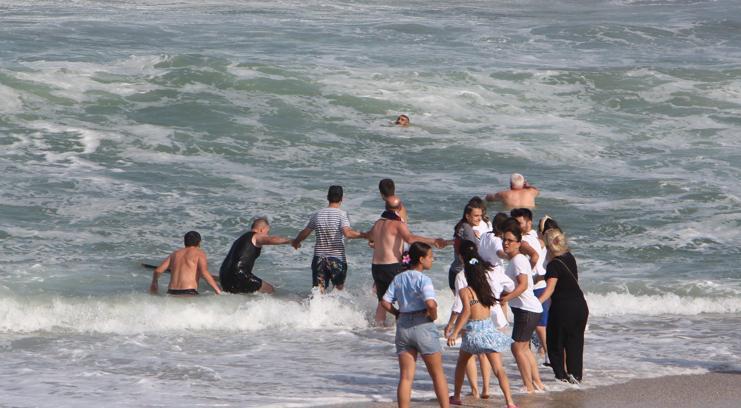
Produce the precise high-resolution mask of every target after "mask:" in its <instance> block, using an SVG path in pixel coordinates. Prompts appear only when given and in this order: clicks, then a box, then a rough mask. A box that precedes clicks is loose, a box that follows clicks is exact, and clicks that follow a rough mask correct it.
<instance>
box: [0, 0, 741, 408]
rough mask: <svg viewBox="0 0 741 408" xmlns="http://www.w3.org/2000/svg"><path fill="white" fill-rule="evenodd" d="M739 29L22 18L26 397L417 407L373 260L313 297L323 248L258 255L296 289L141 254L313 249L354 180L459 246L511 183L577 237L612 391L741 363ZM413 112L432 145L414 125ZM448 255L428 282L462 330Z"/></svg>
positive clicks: (571, 12)
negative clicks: (157, 271)
mask: <svg viewBox="0 0 741 408" xmlns="http://www.w3.org/2000/svg"><path fill="white" fill-rule="evenodd" d="M739 15H741V8H740V7H739V5H738V4H737V3H736V2H732V1H607V2H602V1H579V2H532V1H531V2H483V1H482V2H455V3H444V2H443V3H440V2H405V3H404V4H403V5H400V4H398V3H394V2H380V3H378V2H376V3H374V4H367V3H365V2H349V1H348V2H336V1H334V2H295V3H294V2H263V3H260V2H249V3H244V2H226V1H207V2H117V3H108V2H88V1H77V2H72V3H70V4H64V5H60V4H57V3H54V2H23V3H10V4H7V3H6V4H3V5H0V22H2V24H0V61H1V62H0V148H2V152H3V153H2V155H1V156H0V169H1V170H2V173H3V176H2V178H0V188H1V189H2V195H1V196H0V249H1V250H2V253H3V257H2V263H1V264H0V293H1V295H0V353H2V355H3V359H2V360H3V363H2V365H1V366H0V367H2V370H0V376H2V377H5V378H6V379H13V383H14V385H13V386H12V388H11V387H10V386H9V385H6V386H3V392H2V394H3V395H4V396H3V397H2V398H4V399H5V400H3V401H1V402H2V403H6V404H10V405H14V406H39V405H45V404H47V405H48V404H51V402H48V401H51V400H50V399H39V397H38V396H39V395H51V396H54V397H55V398H54V405H63V406H92V405H94V404H98V403H99V402H102V401H105V403H106V405H107V406H117V405H125V404H124V403H123V402H122V400H121V398H122V396H128V395H136V398H137V399H138V401H140V402H141V404H144V405H157V404H167V403H171V401H172V398H179V397H182V396H186V397H187V398H189V399H190V400H192V401H195V402H197V403H202V404H224V403H226V404H235V405H240V406H244V405H250V404H252V405H254V406H265V405H266V404H274V405H275V406H287V405H289V404H297V405H302V404H309V405H312V404H319V403H323V402H335V403H337V402H342V401H356V400H367V399H376V398H381V399H390V398H392V397H393V395H394V388H395V382H396V380H395V378H396V375H397V374H396V365H395V362H394V361H393V358H394V356H393V344H392V336H393V334H392V333H388V332H377V331H375V330H373V329H369V328H368V319H369V317H370V315H369V314H368V313H369V310H370V309H371V308H372V304H373V297H372V295H371V294H370V293H369V292H368V288H369V286H370V282H371V280H370V274H369V273H368V272H369V271H368V269H369V268H368V263H369V262H370V252H369V250H368V249H367V248H366V247H365V245H363V244H362V243H358V242H352V243H350V244H349V246H348V255H349V257H350V277H349V280H348V287H349V291H348V293H347V294H345V295H342V296H338V297H330V298H327V299H314V300H312V301H308V300H305V299H306V298H307V296H308V294H309V290H308V285H309V282H310V276H309V271H308V269H309V268H308V265H309V262H310V256H311V246H312V245H311V243H310V242H307V245H305V248H303V249H302V250H301V251H299V252H298V253H294V252H293V250H291V249H289V248H269V249H268V250H266V251H265V255H264V256H263V257H262V258H261V259H260V261H259V262H258V266H257V269H256V272H257V274H258V275H259V276H262V277H265V278H266V279H267V280H269V281H271V282H274V283H276V284H277V285H278V286H279V288H280V294H279V296H277V298H276V299H264V298H261V297H259V296H253V297H240V296H225V297H221V298H218V299H216V298H212V297H208V296H206V297H202V298H200V299H197V300H194V301H192V302H190V301H189V302H182V301H180V300H179V299H165V298H152V297H149V296H146V295H144V294H143V292H144V291H145V290H146V288H147V285H148V282H149V275H148V271H146V270H142V269H140V268H139V266H138V262H139V261H141V260H157V259H159V258H160V257H163V256H164V255H166V254H167V253H168V251H170V250H171V249H173V248H174V247H175V246H178V245H180V241H181V237H182V234H183V233H184V232H185V231H186V230H189V229H198V230H199V231H201V233H202V235H203V236H204V244H203V245H204V248H205V249H206V250H207V252H208V253H209V255H210V257H211V268H212V270H214V271H215V270H217V267H218V265H219V263H220V261H221V258H222V257H223V256H224V253H225V252H226V249H227V248H228V246H229V245H230V243H231V241H232V240H233V239H234V238H235V237H236V236H237V235H238V234H239V233H240V232H242V231H243V229H244V228H245V224H246V223H247V222H248V220H249V219H250V218H251V217H253V216H254V215H258V214H267V215H269V216H270V217H271V219H272V220H273V223H274V231H275V232H276V233H278V234H285V235H293V234H295V232H296V231H298V230H299V229H301V228H302V227H303V226H304V223H305V222H306V219H307V216H308V214H309V213H310V212H311V211H313V210H314V209H316V208H319V207H321V206H323V205H324V196H325V191H326V187H327V186H328V185H329V184H333V183H340V184H342V185H344V186H345V191H346V199H345V204H344V206H345V208H346V209H347V210H348V211H349V213H350V217H351V221H352V223H353V225H354V226H356V227H357V228H360V229H365V228H368V227H369V226H370V225H371V223H372V222H373V221H374V219H375V217H376V216H377V213H378V209H379V200H378V195H377V192H376V187H375V186H376V184H377V182H378V179H380V178H382V177H392V178H394V179H395V180H396V181H397V185H398V189H399V192H400V194H401V195H402V196H403V197H404V199H405V201H406V203H407V205H408V206H409V208H410V216H411V224H412V227H413V229H414V230H415V231H418V232H420V233H424V234H429V235H443V236H449V235H450V232H451V230H452V226H453V225H454V223H455V222H456V220H457V217H458V216H459V214H460V212H461V207H462V205H463V204H464V203H465V201H466V200H467V199H468V198H470V196H472V195H474V194H483V193H485V192H488V191H492V190H496V189H499V188H501V187H503V186H505V185H506V183H507V178H508V175H509V173H511V172H513V171H520V172H522V173H524V174H526V176H527V177H528V178H529V179H530V180H531V182H532V183H533V184H535V185H537V186H538V187H540V188H541V189H542V191H543V194H542V197H541V198H540V201H539V208H538V210H537V211H536V216H538V217H539V216H541V215H542V214H543V213H545V212H547V213H549V214H551V215H552V216H554V217H556V218H557V219H558V220H559V221H560V223H561V224H563V225H564V226H565V228H566V230H567V232H568V233H569V234H570V236H571V238H572V244H573V247H574V252H575V253H576V255H577V257H578V259H579V261H580V266H581V275H582V279H583V285H584V287H585V289H586V291H587V293H588V298H589V303H590V308H591V311H592V319H591V322H592V323H591V330H590V333H589V334H588V346H587V360H588V361H589V362H588V363H587V367H588V370H590V371H588V372H587V377H588V378H590V380H589V381H588V382H589V383H591V384H593V385H598V384H605V383H611V382H615V381H620V380H623V379H628V378H633V377H646V376H655V375H667V374H672V373H684V372H702V371H703V370H708V369H711V370H712V369H729V368H730V369H738V368H739V360H738V355H739V353H740V352H741V350H739V349H738V342H734V341H733V340H732V339H734V338H737V337H738V335H739V334H741V333H739V332H738V327H739V326H738V322H739V313H740V310H741V298H740V294H741V275H740V273H739V269H738V266H737V265H738V261H739V259H740V258H741V256H740V255H741V253H740V252H739V249H738V248H739V247H738V244H737V241H738V239H739V233H738V232H737V231H738V228H739V226H741V217H739V213H738V209H737V208H738V206H739V195H740V194H741V192H740V191H739V184H738V181H737V180H738V179H739V177H741V170H740V166H739V163H740V162H741V148H740V145H741V136H739V134H740V133H739V130H741V120H740V119H739V117H741V115H739V114H740V113H741V79H739V78H741V53H740V52H739V49H741V19H739V17H738V16H739ZM400 112H406V113H409V114H410V116H411V118H412V123H413V126H412V127H410V128H408V129H397V128H394V127H391V126H389V121H390V120H392V119H393V118H394V117H395V116H396V115H397V114H398V113H400ZM493 210H495V209H494V208H492V211H493ZM451 257H452V255H451V252H450V250H445V251H440V253H439V254H438V255H437V260H438V262H437V264H436V265H435V266H434V268H433V270H432V271H431V275H432V277H433V280H434V282H435V284H436V286H437V287H438V288H439V289H440V290H439V295H440V302H441V306H442V310H443V311H444V312H445V313H447V309H448V307H449V304H450V301H451V299H450V296H449V294H448V292H447V291H446V290H443V289H444V288H445V277H446V272H447V265H446V263H447V262H448V261H449V260H450V258H451ZM628 345H629V346H628ZM615 350H620V355H621V358H624V359H628V360H630V362H629V363H628V364H622V363H621V364H617V363H616V361H615V359H614V353H615ZM454 358H455V350H452V351H450V352H447V354H446V364H447V365H448V369H449V370H450V371H451V373H452V364H453V359H454ZM348 359H352V361H354V362H355V364H354V365H353V366H352V367H348V366H347V365H346V362H347V361H348ZM505 361H507V363H508V364H509V367H511V369H510V373H512V374H513V375H512V377H513V378H514V377H516V376H515V375H514V373H516V369H515V367H514V365H513V360H512V359H511V357H510V356H506V357H505ZM626 365H627V366H630V367H631V368H630V369H625V368H624V367H625V366H626ZM286 373H295V375H291V378H294V377H295V379H294V380H292V381H291V382H290V384H283V383H282V381H283V380H284V379H285V377H286ZM317 379H320V380H321V381H322V382H323V383H325V384H328V385H327V387H328V389H327V390H326V392H324V395H326V398H322V399H321V400H319V399H315V397H313V394H314V391H315V390H316V380H317ZM283 382H285V381H283ZM5 383H6V384H7V381H6V382H5ZM418 383H419V385H420V387H419V388H420V390H419V392H420V394H419V395H422V396H424V395H431V385H430V384H429V382H428V380H427V378H426V377H425V376H420V378H419V379H418ZM515 384H517V380H515ZM100 390H106V392H105V393H103V392H102V391H100Z"/></svg>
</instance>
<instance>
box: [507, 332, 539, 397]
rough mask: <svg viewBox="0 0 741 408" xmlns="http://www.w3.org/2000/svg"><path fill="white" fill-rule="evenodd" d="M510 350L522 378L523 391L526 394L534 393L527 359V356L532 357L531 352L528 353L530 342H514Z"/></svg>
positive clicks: (530, 369) (530, 368)
mask: <svg viewBox="0 0 741 408" xmlns="http://www.w3.org/2000/svg"><path fill="white" fill-rule="evenodd" d="M511 349H512V355H513V356H514V357H515V361H516V362H517V368H518V369H519V370H520V376H521V377H522V383H523V384H524V385H525V389H526V390H527V392H528V393H532V392H534V391H535V387H534V385H533V379H532V367H531V365H530V359H529V357H528V354H530V355H532V352H530V341H529V340H527V341H516V342H514V343H512V347H511Z"/></svg>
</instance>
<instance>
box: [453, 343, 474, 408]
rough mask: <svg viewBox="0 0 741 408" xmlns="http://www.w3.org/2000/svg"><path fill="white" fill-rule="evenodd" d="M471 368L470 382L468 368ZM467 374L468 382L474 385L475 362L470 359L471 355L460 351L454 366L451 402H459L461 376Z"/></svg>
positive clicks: (461, 383) (461, 385) (461, 386)
mask: <svg viewBox="0 0 741 408" xmlns="http://www.w3.org/2000/svg"><path fill="white" fill-rule="evenodd" d="M471 366H473V381H472V380H471V374H470V368H471ZM464 374H467V376H468V381H469V382H470V383H471V384H476V361H474V359H472V358H471V354H469V353H466V352H465V351H463V350H461V351H459V352H458V362H457V363H456V365H455V379H454V383H453V398H452V399H453V400H455V401H460V399H461V391H462V390H463V375H464Z"/></svg>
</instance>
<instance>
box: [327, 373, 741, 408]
mask: <svg viewBox="0 0 741 408" xmlns="http://www.w3.org/2000/svg"><path fill="white" fill-rule="evenodd" d="M494 382H496V380H494ZM493 386H496V385H495V384H493ZM390 397H395V396H390ZM514 399H515V402H516V403H517V405H518V406H519V407H520V408H556V407H558V408H591V407H595V408H597V407H599V408H626V407H652V408H654V407H658V408H683V407H700V408H716V407H717V408H738V407H741V372H728V373H725V372H718V373H709V374H702V375H679V376H670V377H660V378H651V379H643V380H632V381H629V382H627V383H624V384H615V385H609V386H604V387H597V388H591V389H583V390H582V389H570V390H566V391H559V392H549V393H544V394H535V395H517V394H515V395H514ZM463 404H464V405H463V406H467V407H492V406H495V407H504V406H505V405H504V400H502V399H501V397H498V396H494V397H493V399H489V400H474V399H472V398H464V401H463ZM334 407H348V408H391V407H396V403H380V402H367V403H353V404H344V405H335V406H334ZM412 407H420V408H433V407H438V404H437V403H436V401H430V400H412Z"/></svg>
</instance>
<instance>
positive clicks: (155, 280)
mask: <svg viewBox="0 0 741 408" xmlns="http://www.w3.org/2000/svg"><path fill="white" fill-rule="evenodd" d="M171 256H172V255H170V256H168V257H167V258H165V260H164V261H162V263H161V264H160V266H158V267H156V268H154V272H152V284H151V285H149V293H157V292H159V278H160V275H162V274H163V273H164V272H165V271H166V270H167V269H169V268H170V257H171Z"/></svg>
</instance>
